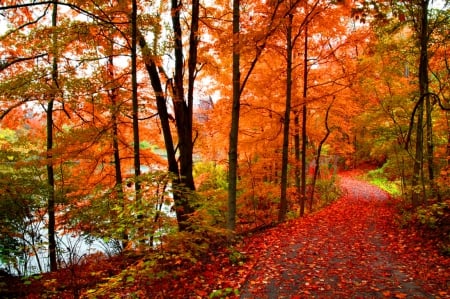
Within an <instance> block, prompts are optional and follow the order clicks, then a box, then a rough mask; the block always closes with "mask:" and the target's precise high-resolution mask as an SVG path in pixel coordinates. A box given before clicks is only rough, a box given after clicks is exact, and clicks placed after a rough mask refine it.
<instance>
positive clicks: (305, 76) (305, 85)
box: [300, 22, 308, 216]
mask: <svg viewBox="0 0 450 299" xmlns="http://www.w3.org/2000/svg"><path fill="white" fill-rule="evenodd" d="M307 96H308V24H307V23H306V22H305V54H304V59H303V108H302V168H301V190H300V191H301V194H300V216H303V215H304V214H305V201H306V144H307V142H308V138H307V135H306V121H307V118H306V116H307V108H306V97H307Z"/></svg>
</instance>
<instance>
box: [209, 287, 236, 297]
mask: <svg viewBox="0 0 450 299" xmlns="http://www.w3.org/2000/svg"><path fill="white" fill-rule="evenodd" d="M230 295H234V296H239V289H233V288H225V289H220V290H214V291H212V292H211V294H209V298H228V297H229V296H230Z"/></svg>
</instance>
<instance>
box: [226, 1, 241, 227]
mask: <svg viewBox="0 0 450 299" xmlns="http://www.w3.org/2000/svg"><path fill="white" fill-rule="evenodd" d="M239 8H240V1H239V0H233V105H232V108H231V109H232V111H231V129H230V145H229V152H228V160H229V166H228V167H229V169H228V217H227V228H228V229H229V230H231V231H234V230H235V229H236V195H237V194H236V193H237V192H236V188H237V165H238V159H237V158H238V157H237V150H238V133H239V132H238V131H239V111H240V105H241V104H240V96H241V94H240V88H241V86H240V85H241V84H240V80H241V79H240V76H241V75H240V70H239V67H240V66H239V60H240V50H239V45H240V43H239V32H240V28H239V27H240V26H239V25H240V24H239V19H240V12H239Z"/></svg>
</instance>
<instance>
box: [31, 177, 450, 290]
mask: <svg viewBox="0 0 450 299" xmlns="http://www.w3.org/2000/svg"><path fill="white" fill-rule="evenodd" d="M342 187H343V188H344V190H346V191H345V195H344V196H343V198H342V199H340V200H339V201H337V202H335V203H333V204H332V205H330V206H328V207H327V208H325V209H323V210H321V211H319V212H317V213H313V214H310V215H308V216H306V217H304V218H301V219H297V220H293V221H289V222H286V223H283V224H281V225H278V226H276V227H273V228H271V229H268V230H266V231H262V232H259V233H256V234H254V235H251V236H246V237H245V238H243V240H242V242H240V243H239V245H237V246H236V247H234V248H228V249H225V248H223V249H216V250H215V251H214V252H213V251H211V252H209V253H208V254H206V255H205V256H203V257H201V258H200V259H199V260H198V261H197V262H196V263H195V264H193V263H189V262H187V261H182V260H180V261H179V262H174V264H173V265H170V267H167V268H166V270H167V271H166V275H165V276H164V277H160V278H157V277H153V278H149V276H148V275H147V276H146V275H139V274H136V275H134V278H133V281H132V282H131V283H124V284H123V286H122V287H121V288H120V290H117V293H115V295H116V296H117V295H118V294H119V293H120V294H121V295H120V296H122V297H123V298H125V297H127V296H128V297H131V296H132V295H133V296H135V297H139V298H208V297H209V296H210V295H211V294H212V293H213V292H214V291H216V292H217V290H221V297H219V298H225V297H226V298H233V297H237V296H236V295H235V294H234V293H233V290H237V289H239V290H240V291H239V292H240V295H241V298H268V297H270V298H279V297H282V298H311V297H314V298H450V292H449V291H448V289H449V287H450V271H449V266H450V258H449V257H445V256H442V255H440V254H439V250H438V248H437V247H436V246H435V245H434V244H435V243H433V242H431V241H429V240H427V239H426V238H424V236H423V235H421V234H419V233H417V231H415V230H413V229H409V230H402V229H400V228H399V226H398V225H397V224H396V223H395V218H396V215H397V211H396V206H397V203H396V202H395V200H392V199H390V198H389V196H388V195H387V194H385V193H384V192H382V191H380V190H379V189H378V188H376V187H374V186H371V185H369V184H367V183H363V182H360V181H357V180H355V179H352V178H351V177H345V176H344V177H342ZM98 264H101V266H102V267H105V266H106V265H107V264H106V263H98ZM115 265H116V266H118V265H117V264H115ZM166 266H167V265H166ZM121 267H123V265H121ZM118 268H119V267H118ZM103 270H104V269H103ZM111 270H112V269H111ZM161 270H163V269H161ZM86 272H91V273H92V272H94V269H92V268H89V270H86ZM111 274H112V273H111ZM147 274H148V273H147ZM59 284H61V283H60V282H59ZM66 285H67V284H66ZM89 287H90V288H92V285H89ZM60 294H61V293H60ZM65 294H66V295H67V296H69V295H70V293H68V292H66V293H65ZM29 298H34V297H33V296H30V297H29ZM59 298H61V296H59ZM67 298H70V297H67Z"/></svg>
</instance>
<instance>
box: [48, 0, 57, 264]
mask: <svg viewBox="0 0 450 299" xmlns="http://www.w3.org/2000/svg"><path fill="white" fill-rule="evenodd" d="M57 18H58V2H57V1H55V2H54V3H53V11H52V29H53V30H54V32H53V37H52V38H53V39H52V50H53V61H52V94H51V98H50V100H49V102H48V105H47V182H48V186H49V194H48V207H47V209H48V211H47V212H48V254H49V260H50V271H52V272H53V271H56V270H58V262H57V258H56V236H55V234H56V232H55V226H56V223H55V175H54V169H53V153H52V150H53V104H54V102H55V99H56V94H57V90H58V45H57V41H58V34H57V33H56V29H57V28H56V26H57Z"/></svg>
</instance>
